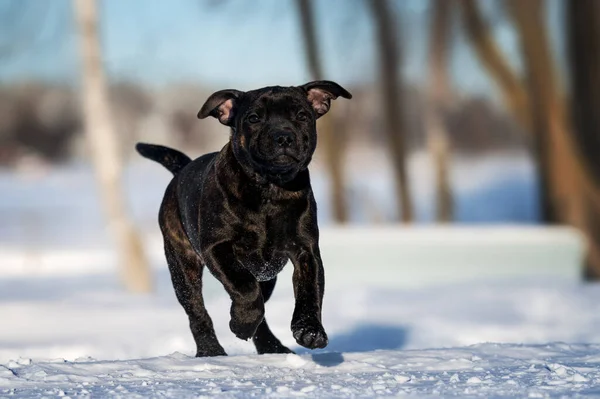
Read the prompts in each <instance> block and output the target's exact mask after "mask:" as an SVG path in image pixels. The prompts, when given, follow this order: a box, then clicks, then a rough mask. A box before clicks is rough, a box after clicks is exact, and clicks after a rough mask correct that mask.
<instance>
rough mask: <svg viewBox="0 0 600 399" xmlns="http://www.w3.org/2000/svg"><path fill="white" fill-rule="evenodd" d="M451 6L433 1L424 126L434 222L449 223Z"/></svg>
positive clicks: (450, 210) (448, 2) (450, 216)
mask: <svg viewBox="0 0 600 399" xmlns="http://www.w3.org/2000/svg"><path fill="white" fill-rule="evenodd" d="M452 5H453V3H452V0H445V1H436V2H434V5H433V7H434V8H433V16H432V19H431V32H430V37H429V39H430V40H429V96H428V97H429V98H428V104H427V114H426V127H427V144H428V148H429V151H430V153H431V158H432V160H433V163H434V170H435V187H436V190H435V191H436V194H435V195H436V220H437V221H438V222H450V221H452V219H453V208H454V201H453V196H452V189H451V185H450V176H449V172H450V165H449V160H450V154H449V152H450V143H449V139H448V132H447V131H446V128H445V124H444V120H443V115H444V113H445V112H446V110H447V107H448V103H449V100H450V84H449V79H448V58H447V55H448V41H449V38H450V16H451V7H452Z"/></svg>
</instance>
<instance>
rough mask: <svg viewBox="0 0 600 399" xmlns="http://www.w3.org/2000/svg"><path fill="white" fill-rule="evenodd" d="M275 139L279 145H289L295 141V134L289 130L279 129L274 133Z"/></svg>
mask: <svg viewBox="0 0 600 399" xmlns="http://www.w3.org/2000/svg"><path fill="white" fill-rule="evenodd" d="M273 140H275V143H277V145H278V146H279V147H289V146H291V145H292V144H293V143H294V134H293V133H292V132H287V131H279V132H275V133H274V134H273Z"/></svg>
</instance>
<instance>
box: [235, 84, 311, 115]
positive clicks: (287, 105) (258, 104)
mask: <svg viewBox="0 0 600 399" xmlns="http://www.w3.org/2000/svg"><path fill="white" fill-rule="evenodd" d="M240 108H241V110H242V113H243V112H244V111H254V112H256V111H266V112H268V113H273V114H285V113H289V112H290V111H293V110H300V109H306V110H310V108H311V105H310V102H309V101H308V99H307V98H306V93H304V92H303V91H302V90H300V89H299V88H298V87H281V86H271V87H264V88H262V89H258V90H252V91H248V92H246V95H245V96H244V99H243V100H242V103H241V104H240Z"/></svg>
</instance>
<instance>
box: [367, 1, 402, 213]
mask: <svg viewBox="0 0 600 399" xmlns="http://www.w3.org/2000/svg"><path fill="white" fill-rule="evenodd" d="M367 3H368V4H369V5H370V8H371V13H372V15H373V20H374V22H375V24H374V25H375V34H376V38H377V39H376V40H377V47H378V49H377V51H378V56H379V79H380V85H381V93H382V114H383V118H384V119H385V130H386V135H387V139H388V142H389V148H390V151H391V155H392V162H393V167H394V175H395V183H396V198H397V199H398V201H399V202H398V213H399V215H401V217H402V221H404V222H405V223H408V222H412V221H413V206H412V198H411V192H410V184H409V181H408V173H407V170H406V158H407V152H408V151H407V148H406V144H405V140H404V139H405V137H404V135H405V131H404V130H405V129H404V125H403V122H404V118H403V111H404V109H403V106H402V99H401V96H400V93H399V90H401V88H402V87H401V85H400V82H401V76H400V68H399V66H400V65H401V63H402V61H401V56H400V55H401V51H400V44H399V40H398V32H396V29H395V27H396V24H395V20H394V17H393V15H394V13H393V10H392V9H391V8H390V6H389V3H388V1H387V0H367Z"/></svg>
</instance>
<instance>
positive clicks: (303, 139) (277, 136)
mask: <svg viewBox="0 0 600 399" xmlns="http://www.w3.org/2000/svg"><path fill="white" fill-rule="evenodd" d="M338 97H344V98H352V95H351V94H350V93H348V92H347V91H346V90H345V89H344V88H343V87H341V86H340V85H338V84H337V83H334V82H330V81H315V82H310V83H307V84H305V85H303V86H293V87H280V86H273V87H265V88H262V89H258V90H252V91H247V92H242V91H239V90H221V91H218V92H216V93H214V94H212V95H211V96H210V97H209V98H208V100H206V102H205V103H204V105H203V106H202V109H201V110H200V112H198V118H200V119H204V118H206V117H208V116H213V117H215V118H217V119H218V120H219V121H220V122H221V123H222V124H224V125H226V126H230V127H231V132H232V134H231V142H232V147H233V153H234V155H235V157H236V159H237V161H238V162H239V163H240V164H241V165H242V166H243V167H244V168H245V169H247V170H248V169H249V170H251V171H253V172H255V173H257V174H258V175H259V176H261V177H263V178H265V179H266V180H268V181H270V182H273V183H286V182H289V181H291V180H293V179H294V177H295V176H296V175H297V174H298V172H300V171H302V170H304V169H306V167H307V166H308V164H309V163H310V160H311V158H312V155H313V153H314V151H315V148H316V146H317V131H316V120H317V119H318V118H320V117H321V116H323V115H325V114H326V113H327V111H329V107H330V105H331V100H335V99H336V98H338Z"/></svg>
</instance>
